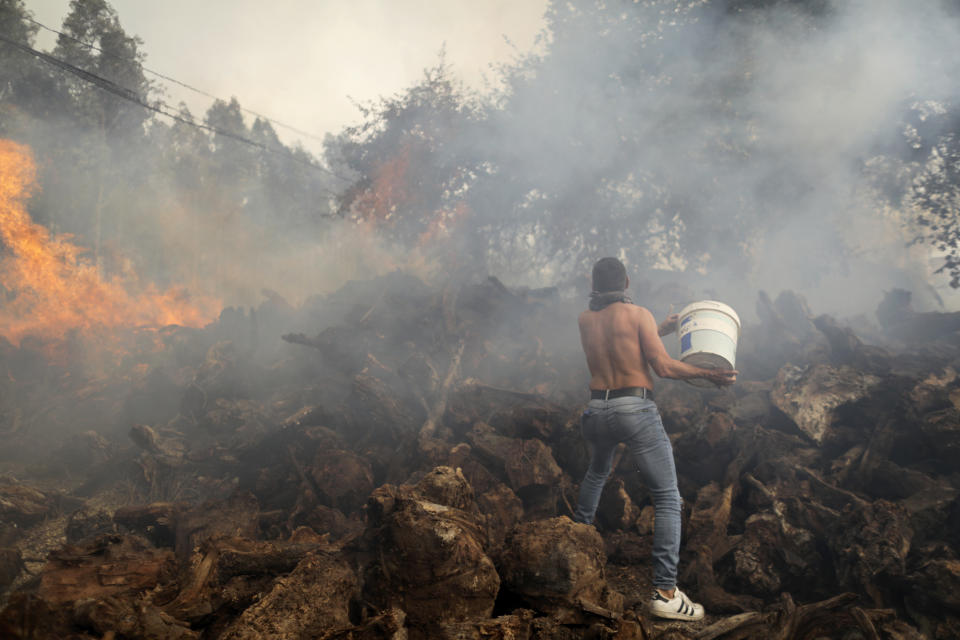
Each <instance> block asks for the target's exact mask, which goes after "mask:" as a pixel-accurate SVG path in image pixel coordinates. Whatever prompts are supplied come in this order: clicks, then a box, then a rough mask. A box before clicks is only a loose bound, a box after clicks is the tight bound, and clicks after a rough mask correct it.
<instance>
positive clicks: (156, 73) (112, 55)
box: [23, 16, 324, 142]
mask: <svg viewBox="0 0 960 640" xmlns="http://www.w3.org/2000/svg"><path fill="white" fill-rule="evenodd" d="M23 18H24V20H26V21H27V22H30V23H32V24H35V25H37V26H38V27H40V28H41V29H45V30H47V31H49V32H50V33H55V34H57V35H58V36H60V37H62V38H66V39H68V40H72V41H74V42H76V43H78V44H80V45H83V46H84V47H87V48H88V49H92V50H93V51H96V52H97V53H99V54H101V55H105V56H108V57H110V58H113V59H115V60H120V61H121V62H124V63H126V64H128V65H130V66H131V67H139V68H140V69H143V70H144V71H146V72H147V73H149V74H151V75H154V76H156V77H158V78H161V79H162V80H166V81H167V82H172V83H174V84H176V85H179V86H181V87H183V88H184V89H189V90H190V91H193V92H195V93H198V94H200V95H202V96H204V97H207V98H212V99H213V100H220V101H222V102H226V101H225V100H223V99H222V98H219V97H217V96H215V95H213V94H212V93H207V92H206V91H204V90H202V89H197V88H196V87H192V86H190V85H189V84H187V83H185V82H181V81H180V80H177V79H176V78H171V77H170V76H166V75H164V74H162V73H160V72H159V71H154V70H152V69H148V68H147V67H145V66H143V65H142V64H140V63H139V62H138V61H136V60H130V59H129V58H125V57H123V56H119V55H117V54H115V53H110V52H109V51H104V50H103V49H101V48H99V47H97V46H96V45H94V44H91V43H89V42H84V41H83V40H80V39H79V38H74V37H73V36H71V35H67V34H66V33H63V32H62V31H57V30H56V29H54V28H52V27H48V26H47V25H45V24H43V23H42V22H37V21H36V20H34V19H33V18H30V17H29V16H23ZM240 110H241V111H243V112H244V113H249V114H250V115H252V116H256V117H258V118H260V119H261V120H266V121H267V122H270V123H272V124H275V125H277V126H279V127H283V128H284V129H288V130H290V131H293V132H294V133H298V134H300V135H302V136H306V137H308V138H312V139H314V140H318V141H320V142H323V140H324V139H323V137H322V136H318V135H316V134H313V133H310V132H309V131H304V130H302V129H298V128H297V127H294V126H293V125H290V124H287V123H285V122H281V121H279V120H276V119H274V118H271V117H269V116H265V115H263V114H262V113H257V112H256V111H253V110H251V109H246V108H244V107H240Z"/></svg>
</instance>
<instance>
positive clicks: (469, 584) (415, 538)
mask: <svg viewBox="0 0 960 640" xmlns="http://www.w3.org/2000/svg"><path fill="white" fill-rule="evenodd" d="M366 509H367V518H368V526H367V532H366V533H365V534H364V540H365V543H364V548H365V549H366V553H367V554H368V555H369V557H370V558H371V560H370V562H369V563H368V564H367V565H366V567H365V569H364V580H363V583H364V596H365V597H366V598H367V599H368V600H369V601H370V602H372V603H374V604H376V605H377V606H378V607H379V608H380V609H388V608H390V607H394V606H396V607H399V608H401V609H403V610H404V611H405V612H406V613H407V616H408V619H409V622H410V624H412V625H415V626H420V627H431V626H433V625H436V624H439V623H442V622H450V621H456V620H468V619H471V618H486V617H489V615H490V614H491V612H492V611H493V605H494V599H495V598H496V595H497V592H498V590H499V588H500V579H499V577H498V575H497V572H496V569H495V568H494V564H493V562H492V561H491V560H490V558H489V557H488V556H487V554H486V551H485V544H484V543H485V535H484V532H483V529H482V527H481V526H480V525H479V523H478V522H477V520H476V517H475V516H474V515H473V514H471V513H468V512H466V511H463V510H460V509H455V508H452V507H449V506H446V505H443V504H438V503H436V502H432V501H429V500H427V499H425V498H423V497H421V496H420V495H419V494H418V492H417V491H416V490H414V489H413V488H411V487H394V486H392V485H384V486H382V487H380V488H378V489H377V490H376V491H374V492H373V495H371V496H370V499H369V501H368V503H367V507H366Z"/></svg>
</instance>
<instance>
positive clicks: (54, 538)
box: [0, 274, 960, 640]
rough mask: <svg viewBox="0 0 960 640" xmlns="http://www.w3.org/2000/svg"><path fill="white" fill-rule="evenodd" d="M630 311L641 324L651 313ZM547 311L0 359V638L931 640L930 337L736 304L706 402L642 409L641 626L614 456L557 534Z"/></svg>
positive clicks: (959, 568) (556, 444)
mask: <svg viewBox="0 0 960 640" xmlns="http://www.w3.org/2000/svg"><path fill="white" fill-rule="evenodd" d="M648 293H649V295H647V296H646V298H647V299H645V300H644V301H643V302H647V303H648V304H649V305H650V306H652V307H653V308H654V310H655V311H658V312H660V313H661V315H662V311H663V310H662V309H659V308H658V307H657V305H658V302H659V300H660V299H661V298H662V299H666V298H667V297H669V298H672V299H675V298H676V296H677V292H676V291H675V290H671V291H669V292H668V293H662V295H659V294H658V290H650V291H648ZM658 296H659V297H658ZM898 296H899V297H898ZM691 299H692V294H691ZM575 306H580V304H579V301H578V302H577V304H576V305H575ZM575 306H574V305H573V303H571V302H569V301H565V300H564V299H563V298H562V297H561V296H559V295H558V294H557V292H556V291H552V290H511V289H508V288H507V287H504V286H503V285H502V284H501V283H500V282H498V281H496V280H494V279H490V280H487V281H484V282H480V283H472V284H466V285H459V286H453V285H448V286H446V287H436V288H435V287H431V286H428V285H426V284H424V283H423V282H420V281H419V280H417V279H415V278H413V277H410V276H405V275H402V274H393V275H390V276H387V277H383V278H378V279H375V280H371V281H368V282H357V283H351V284H350V285H349V286H348V287H345V288H344V289H343V290H341V291H339V292H337V293H335V294H332V295H330V296H325V297H322V298H321V297H318V298H315V299H312V300H309V301H307V302H306V303H305V304H304V305H302V306H300V307H298V308H293V307H291V306H289V305H287V304H286V303H284V302H283V301H282V300H281V299H279V298H278V297H276V296H271V297H270V298H269V299H268V301H267V302H265V303H264V304H263V305H261V306H260V307H259V308H257V309H256V310H253V311H249V312H244V311H238V310H228V311H226V312H224V314H223V315H222V316H221V318H220V321H219V322H217V323H215V324H214V325H211V326H210V327H207V328H206V329H203V330H185V329H173V328H171V329H169V330H167V331H165V332H163V333H162V334H161V335H160V336H159V338H158V339H159V340H161V341H162V345H161V348H160V349H159V350H158V349H156V348H155V345H153V344H152V342H151V341H147V342H151V344H144V345H143V347H142V349H141V350H139V351H136V352H134V353H131V354H129V355H126V356H124V357H122V358H119V359H117V360H115V361H114V362H113V364H111V365H110V367H109V368H104V367H100V368H99V369H98V371H97V373H96V374H94V373H91V372H90V371H89V369H85V370H83V371H82V372H81V371H80V370H79V369H75V368H71V367H74V366H75V365H73V364H72V363H71V362H70V361H69V360H67V361H64V360H60V361H59V364H57V363H56V362H48V361H45V360H43V356H42V354H43V353H44V352H45V351H44V349H43V348H42V347H43V345H36V344H22V345H20V346H19V347H17V348H14V347H13V346H12V345H0V350H3V354H2V355H3V356H4V357H3V358H2V359H0V363H3V364H0V366H3V367H6V370H5V371H0V374H2V375H0V397H2V398H3V399H4V403H5V407H4V408H3V412H2V413H0V432H2V435H4V437H5V440H6V441H7V442H8V443H10V444H9V447H8V449H7V451H8V453H7V454H6V455H4V456H2V459H0V464H2V465H3V466H2V468H3V469H4V470H5V471H6V473H5V474H4V475H3V476H0V589H2V590H3V591H4V595H3V603H2V605H3V609H2V611H0V636H2V637H4V638H7V637H9V638H84V639H86V638H131V639H132V638H160V639H166V638H210V639H213V638H224V639H239V638H251V639H252V638H276V639H281V638H283V639H293V638H328V639H331V640H332V639H343V640H346V639H348V638H353V639H381V638H383V639H386V638H392V639H400V638H449V639H458V640H461V639H462V640H469V639H474V638H477V639H479V638H484V639H490V638H503V639H507V638H511V639H525V638H531V639H533V638H538V639H561V638H564V639H566V638H620V639H629V638H664V639H667V638H670V639H681V638H687V639H691V638H699V639H701V640H707V639H712V638H741V639H743V638H757V639H759V638H765V639H766V638H784V639H787V638H809V639H811V640H812V639H814V638H849V639H851V640H852V639H859V638H868V639H872V638H896V639H914V638H954V637H958V636H960V559H958V556H957V551H958V549H960V546H958V545H960V502H958V497H957V496H958V489H960V474H958V473H957V465H956V462H955V461H956V459H957V454H958V450H960V433H958V432H960V374H958V369H960V364H958V363H960V357H958V350H957V347H956V345H957V343H958V341H957V336H956V333H955V332H956V328H955V327H954V326H953V325H952V324H951V321H952V317H951V316H950V315H949V314H918V313H914V312H912V311H911V310H910V308H909V301H908V300H906V299H905V298H904V297H903V295H902V294H899V293H896V294H895V295H894V296H893V297H890V298H888V300H886V301H884V304H883V305H881V309H880V310H879V311H878V314H877V315H878V317H879V318H880V321H881V322H882V323H884V324H885V325H886V326H887V327H888V329H889V330H890V331H889V334H890V335H891V336H893V337H888V338H884V340H885V341H886V342H885V343H884V344H886V345H887V346H885V347H879V346H875V345H876V344H878V343H879V337H878V336H875V335H873V334H872V332H874V331H877V329H867V328H864V329H862V330H858V331H857V332H854V331H853V330H851V329H850V328H849V326H846V325H842V324H840V323H838V322H837V321H835V320H834V319H833V318H831V317H828V316H819V317H816V316H814V315H813V314H812V313H811V312H810V311H809V310H808V309H807V307H806V305H805V303H804V301H803V300H802V299H801V298H799V297H798V296H795V295H793V294H790V293H784V294H781V295H780V296H779V297H778V298H777V299H776V300H775V301H774V300H770V299H769V298H767V297H766V296H765V295H763V294H761V295H760V297H759V301H758V303H757V315H758V317H759V318H760V321H759V322H758V323H756V324H753V325H749V326H747V327H745V328H744V332H743V338H742V340H741V345H740V354H739V363H738V368H739V369H740V370H741V372H742V375H741V379H740V381H739V382H738V383H737V384H736V385H735V386H733V387H732V388H729V389H725V390H704V389H698V388H695V387H692V386H689V385H686V384H683V383H671V382H669V381H661V382H659V383H658V386H657V390H656V391H657V396H656V399H657V403H658V405H659V406H660V409H661V412H662V414H663V417H664V423H665V425H666V427H667V431H668V433H669V434H670V436H671V439H672V441H673V444H674V451H675V455H676V459H677V466H678V473H679V476H680V488H681V493H682V495H683V498H684V540H683V551H682V557H681V575H680V584H681V586H683V587H684V589H685V590H686V591H687V592H688V593H689V594H690V595H691V596H693V597H694V598H695V599H697V600H698V601H700V602H702V603H703V604H704V606H705V607H706V609H707V611H708V614H709V615H708V617H707V619H705V620H704V621H702V622H700V623H684V624H681V623H673V624H665V623H663V622H658V621H656V620H652V619H650V618H648V617H647V616H646V615H645V613H644V611H643V604H644V602H645V600H646V599H647V597H648V596H649V592H650V586H649V582H648V573H649V555H650V544H651V531H652V528H653V520H654V518H653V509H652V507H651V506H650V500H649V497H648V495H647V492H646V489H645V487H644V486H643V484H642V483H641V482H640V480H639V478H638V476H637V474H636V473H635V472H634V470H633V468H632V462H631V460H630V459H629V456H625V455H624V456H618V459H617V464H616V467H615V471H614V474H613V475H612V476H611V480H610V482H609V483H608V485H607V487H606V489H605V491H604V494H603V498H602V500H601V506H600V509H599V512H598V521H597V526H596V528H595V527H592V526H588V525H582V524H576V523H573V522H572V521H571V520H570V519H569V517H568V516H569V515H570V513H571V511H572V509H571V505H572V504H573V503H574V502H575V500H576V493H577V484H578V482H579V480H580V478H581V477H582V475H583V473H584V471H585V466H586V463H587V452H586V450H585V447H584V445H583V443H582V441H581V439H580V435H579V418H580V413H581V411H582V410H583V407H584V405H585V393H584V388H585V383H586V370H585V365H584V364H583V362H582V355H581V354H580V353H579V341H578V336H577V333H576V323H575V316H576V312H577V309H576V308H575ZM932 325H936V327H937V329H936V330H933V329H929V330H923V331H920V330H917V328H918V327H928V326H932ZM863 326H864V327H867V326H868V325H867V324H864V325H863ZM318 328H322V330H321V331H320V332H319V333H312V332H315V331H317V330H318ZM298 329H299V330H300V331H310V332H311V333H296V332H295V331H297V330H298ZM858 334H859V335H858ZM281 335H282V340H281V339H280V336H281ZM918 336H919V337H922V338H923V339H924V343H923V344H919V343H916V338H917V337H918ZM866 337H869V338H870V344H868V343H866V342H864V341H863V340H862V339H861V338H866ZM911 341H913V342H911ZM41 381H42V384H41ZM64 433H67V434H69V435H62V434H64ZM38 453H40V454H42V455H41V456H39V457H37V454H38ZM28 461H29V462H28Z"/></svg>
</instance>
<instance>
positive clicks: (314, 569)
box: [219, 552, 359, 640]
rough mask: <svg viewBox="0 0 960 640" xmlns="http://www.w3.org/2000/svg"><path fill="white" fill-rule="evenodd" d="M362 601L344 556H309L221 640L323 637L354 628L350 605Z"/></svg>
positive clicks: (222, 635) (237, 621)
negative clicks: (352, 602) (325, 634)
mask: <svg viewBox="0 0 960 640" xmlns="http://www.w3.org/2000/svg"><path fill="white" fill-rule="evenodd" d="M358 595H359V586H358V583H357V577H356V575H355V574H354V572H353V570H352V569H351V568H350V566H349V565H348V564H347V562H346V561H345V560H344V559H343V558H342V557H340V556H338V555H335V554H330V553H325V552H316V553H313V554H310V555H308V556H307V557H305V558H304V559H303V560H301V561H300V563H299V564H297V566H296V568H295V569H294V570H293V572H291V573H290V575H289V576H287V577H284V578H278V579H277V580H276V581H275V582H274V583H273V586H272V587H271V588H270V590H269V591H267V592H266V593H265V594H263V596H262V597H261V598H260V600H259V601H258V602H256V603H254V604H252V605H251V606H249V607H247V608H246V609H245V610H244V611H243V613H242V614H240V616H239V617H238V618H237V619H236V620H235V621H234V622H233V623H232V624H230V626H228V627H227V628H226V630H225V631H224V632H223V633H222V634H221V635H220V636H219V637H220V639H221V640H299V639H300V638H309V637H320V636H321V635H322V634H324V633H325V632H327V631H329V630H330V629H334V628H337V627H345V626H349V624H350V603H351V601H352V600H354V599H355V598H356V597H357V596H358Z"/></svg>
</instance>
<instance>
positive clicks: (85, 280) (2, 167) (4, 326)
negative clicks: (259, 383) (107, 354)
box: [0, 140, 220, 345]
mask: <svg viewBox="0 0 960 640" xmlns="http://www.w3.org/2000/svg"><path fill="white" fill-rule="evenodd" d="M35 179H36V166H35V164H34V162H33V158H32V156H31V153H30V150H29V149H28V148H27V147H25V146H23V145H19V144H17V143H15V142H12V141H9V140H0V336H3V337H4V338H6V339H7V340H9V341H11V342H12V343H13V344H15V345H19V344H20V341H21V340H22V339H23V338H24V337H26V336H37V337H40V338H45V339H60V338H64V337H65V336H66V335H67V333H68V332H71V331H77V330H79V331H81V332H89V331H95V330H109V329H115V328H159V327H163V326H167V325H171V324H178V325H182V326H193V327H198V326H202V325H204V324H206V323H207V322H209V321H211V320H212V319H214V318H215V317H216V313H217V310H218V309H219V306H220V305H219V302H215V301H213V300H208V299H197V298H191V297H189V296H188V295H187V293H186V292H185V291H183V290H178V289H171V290H168V291H158V290H157V288H156V286H155V285H153V284H147V285H144V284H141V283H139V282H137V281H136V278H135V277H132V276H130V275H127V276H126V277H125V278H124V279H120V278H118V277H113V278H109V279H105V278H103V277H101V275H100V273H99V271H98V269H97V268H96V266H95V265H93V264H92V263H91V262H90V261H88V260H84V259H83V258H81V257H80V255H81V254H82V253H83V249H82V248H80V247H78V246H76V245H75V244H72V243H71V242H69V236H63V235H61V236H54V235H52V234H51V233H50V231H49V230H48V229H47V228H45V227H43V226H41V225H39V224H36V223H34V222H33V221H32V220H31V219H30V215H29V214H28V213H27V211H26V208H25V206H24V201H25V200H26V198H27V197H28V196H29V195H30V192H31V191H32V190H33V188H34V183H35ZM134 287H136V288H137V289H138V292H137V293H136V294H131V293H130V292H129V291H130V290H132V289H133V288H134Z"/></svg>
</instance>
